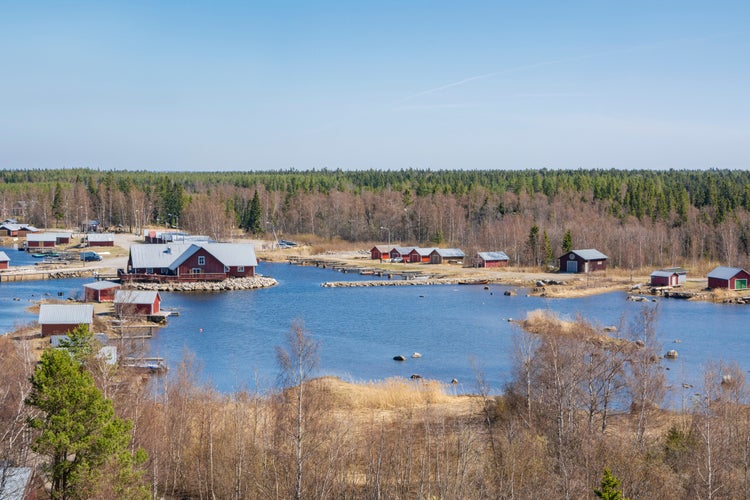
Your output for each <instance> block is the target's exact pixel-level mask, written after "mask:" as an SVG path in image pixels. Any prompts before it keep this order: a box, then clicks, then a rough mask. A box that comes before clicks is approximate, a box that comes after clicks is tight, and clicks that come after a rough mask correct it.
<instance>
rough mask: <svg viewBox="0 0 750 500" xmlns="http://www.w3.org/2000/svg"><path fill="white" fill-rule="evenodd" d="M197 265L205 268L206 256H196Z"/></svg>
mask: <svg viewBox="0 0 750 500" xmlns="http://www.w3.org/2000/svg"><path fill="white" fill-rule="evenodd" d="M198 265H199V266H205V265H206V256H205V255H199V256H198Z"/></svg>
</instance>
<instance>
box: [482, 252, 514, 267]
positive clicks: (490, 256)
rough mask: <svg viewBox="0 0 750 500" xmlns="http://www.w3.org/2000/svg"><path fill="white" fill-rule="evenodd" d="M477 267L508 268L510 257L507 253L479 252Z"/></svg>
mask: <svg viewBox="0 0 750 500" xmlns="http://www.w3.org/2000/svg"><path fill="white" fill-rule="evenodd" d="M475 262H476V265H477V267H508V263H509V262H510V257H508V256H507V255H506V254H505V252H477V258H476V260H475Z"/></svg>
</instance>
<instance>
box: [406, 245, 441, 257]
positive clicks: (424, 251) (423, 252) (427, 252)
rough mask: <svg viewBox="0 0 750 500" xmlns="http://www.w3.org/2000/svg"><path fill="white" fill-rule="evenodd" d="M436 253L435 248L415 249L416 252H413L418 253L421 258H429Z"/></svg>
mask: <svg viewBox="0 0 750 500" xmlns="http://www.w3.org/2000/svg"><path fill="white" fill-rule="evenodd" d="M434 251H435V247H430V248H421V247H415V248H414V250H412V252H417V254H418V255H419V256H420V257H427V256H429V255H430V254H431V253H432V252H434ZM409 253H411V252H409Z"/></svg>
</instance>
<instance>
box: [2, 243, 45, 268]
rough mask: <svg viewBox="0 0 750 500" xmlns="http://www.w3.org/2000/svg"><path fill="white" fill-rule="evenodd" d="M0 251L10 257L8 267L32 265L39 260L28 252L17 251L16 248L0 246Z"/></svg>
mask: <svg viewBox="0 0 750 500" xmlns="http://www.w3.org/2000/svg"><path fill="white" fill-rule="evenodd" d="M0 251H2V252H5V255H7V256H8V257H9V258H10V267H18V266H33V265H35V264H36V263H37V262H39V261H40V260H41V259H35V258H34V257H32V256H31V254H30V253H28V252H22V251H21V252H19V251H18V249H16V248H9V247H0Z"/></svg>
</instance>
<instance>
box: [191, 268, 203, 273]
mask: <svg viewBox="0 0 750 500" xmlns="http://www.w3.org/2000/svg"><path fill="white" fill-rule="evenodd" d="M201 272H202V271H201V268H200V267H194V268H192V269H191V270H190V273H191V274H200V273H201Z"/></svg>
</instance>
